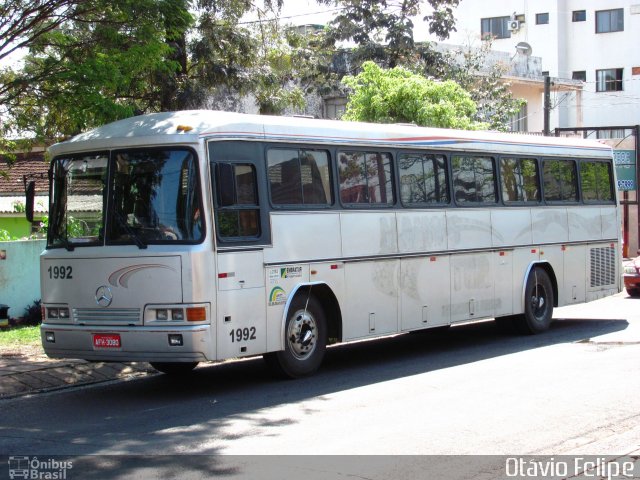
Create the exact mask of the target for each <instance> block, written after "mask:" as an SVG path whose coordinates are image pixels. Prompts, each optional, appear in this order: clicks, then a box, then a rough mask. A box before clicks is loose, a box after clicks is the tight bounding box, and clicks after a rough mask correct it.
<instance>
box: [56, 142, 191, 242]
mask: <svg viewBox="0 0 640 480" xmlns="http://www.w3.org/2000/svg"><path fill="white" fill-rule="evenodd" d="M51 185H52V188H51V194H52V202H51V215H50V218H49V235H48V247H49V248H60V247H65V248H67V249H73V248H75V247H76V246H82V245H103V244H105V243H106V244H134V245H137V246H138V247H139V248H146V246H147V244H151V243H172V242H180V243H197V242H199V241H201V240H202V236H203V223H202V217H201V196H200V186H199V180H198V174H197V168H196V159H195V156H194V154H193V153H192V152H191V151H190V150H187V149H136V150H130V151H116V152H112V153H111V154H107V153H95V154H84V155H81V156H73V157H59V158H56V159H54V161H53V165H52V182H51ZM105 225H106V228H105V227H104V226H105Z"/></svg>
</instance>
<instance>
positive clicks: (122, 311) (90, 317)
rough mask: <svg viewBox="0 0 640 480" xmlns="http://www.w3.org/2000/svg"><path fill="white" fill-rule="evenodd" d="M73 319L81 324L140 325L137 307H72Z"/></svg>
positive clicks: (140, 320) (140, 319)
mask: <svg viewBox="0 0 640 480" xmlns="http://www.w3.org/2000/svg"><path fill="white" fill-rule="evenodd" d="M73 321H74V323H79V324H83V325H142V318H141V316H140V309H139V308H109V309H104V308H74V309H73Z"/></svg>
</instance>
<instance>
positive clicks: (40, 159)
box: [0, 152, 49, 196]
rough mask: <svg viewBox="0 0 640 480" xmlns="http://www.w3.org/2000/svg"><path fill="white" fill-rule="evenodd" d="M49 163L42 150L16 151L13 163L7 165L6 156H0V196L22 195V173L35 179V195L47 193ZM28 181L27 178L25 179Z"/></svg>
mask: <svg viewBox="0 0 640 480" xmlns="http://www.w3.org/2000/svg"><path fill="white" fill-rule="evenodd" d="M48 170H49V164H48V163H47V162H46V161H45V159H44V152H30V153H18V154H17V158H16V161H15V163H13V165H11V166H9V163H8V162H7V160H6V158H2V157H0V171H1V172H5V173H6V174H7V176H6V177H5V176H4V175H0V196H24V180H23V178H24V175H28V176H32V175H33V177H31V178H32V179H33V180H36V195H37V194H43V195H48V194H49V179H48V177H47V171H48ZM27 181H28V180H27Z"/></svg>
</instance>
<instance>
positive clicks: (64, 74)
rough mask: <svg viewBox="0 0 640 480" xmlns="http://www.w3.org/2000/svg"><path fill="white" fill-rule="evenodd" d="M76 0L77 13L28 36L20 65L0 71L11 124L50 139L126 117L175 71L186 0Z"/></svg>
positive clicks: (156, 95)
mask: <svg viewBox="0 0 640 480" xmlns="http://www.w3.org/2000/svg"><path fill="white" fill-rule="evenodd" d="M80 3H82V4H83V5H84V6H85V8H84V9H82V11H81V13H77V12H76V13H77V14H76V15H74V16H68V17H66V18H65V21H64V22H61V23H59V24H58V25H57V26H56V28H52V29H48V30H47V31H44V32H42V33H40V34H39V35H37V36H32V37H30V43H29V44H28V54H27V55H26V56H25V58H24V67H23V69H22V70H20V71H18V72H14V71H12V70H4V71H3V72H2V73H1V75H2V77H1V79H2V85H3V90H1V91H0V99H1V100H2V103H3V106H4V108H5V110H6V115H7V116H8V117H9V118H10V119H11V123H10V125H11V128H12V129H13V130H14V131H18V132H20V133H22V134H24V133H25V132H26V133H28V134H29V135H30V136H32V137H34V138H38V139H42V140H44V141H51V140H53V139H57V138H60V137H61V136H67V135H73V134H75V133H78V132H79V131H81V130H84V129H86V128H90V127H93V126H95V125H98V124H102V123H105V122H108V121H112V120H116V119H118V118H123V117H126V116H131V115H132V114H134V113H135V112H136V111H137V110H146V109H149V108H153V106H155V105H158V104H159V103H161V102H162V100H163V98H164V96H165V95H166V87H165V89H164V90H163V88H160V87H161V86H166V85H167V84H171V83H172V82H171V81H167V80H168V79H174V78H176V77H177V76H178V75H179V74H180V72H181V69H182V67H183V63H184V62H181V59H180V56H179V55H178V53H179V43H180V41H181V39H182V38H183V37H184V35H185V33H186V31H187V29H188V27H189V26H190V24H191V22H192V17H191V15H190V14H189V12H188V10H187V2H186V0H161V1H155V0H137V1H133V0H116V1H111V0H86V1H85V2H78V4H80ZM89 7H90V8H89ZM160 78H163V79H164V83H163V84H160V83H159V79H160ZM5 126H6V127H7V124H5ZM7 129H8V127H7V128H5V134H6V133H7Z"/></svg>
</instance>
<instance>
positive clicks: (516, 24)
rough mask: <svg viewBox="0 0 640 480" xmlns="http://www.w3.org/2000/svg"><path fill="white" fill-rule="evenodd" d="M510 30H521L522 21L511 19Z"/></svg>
mask: <svg viewBox="0 0 640 480" xmlns="http://www.w3.org/2000/svg"><path fill="white" fill-rule="evenodd" d="M509 30H511V31H512V32H516V31H518V30H520V22H519V21H518V20H511V21H510V22H509Z"/></svg>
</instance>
